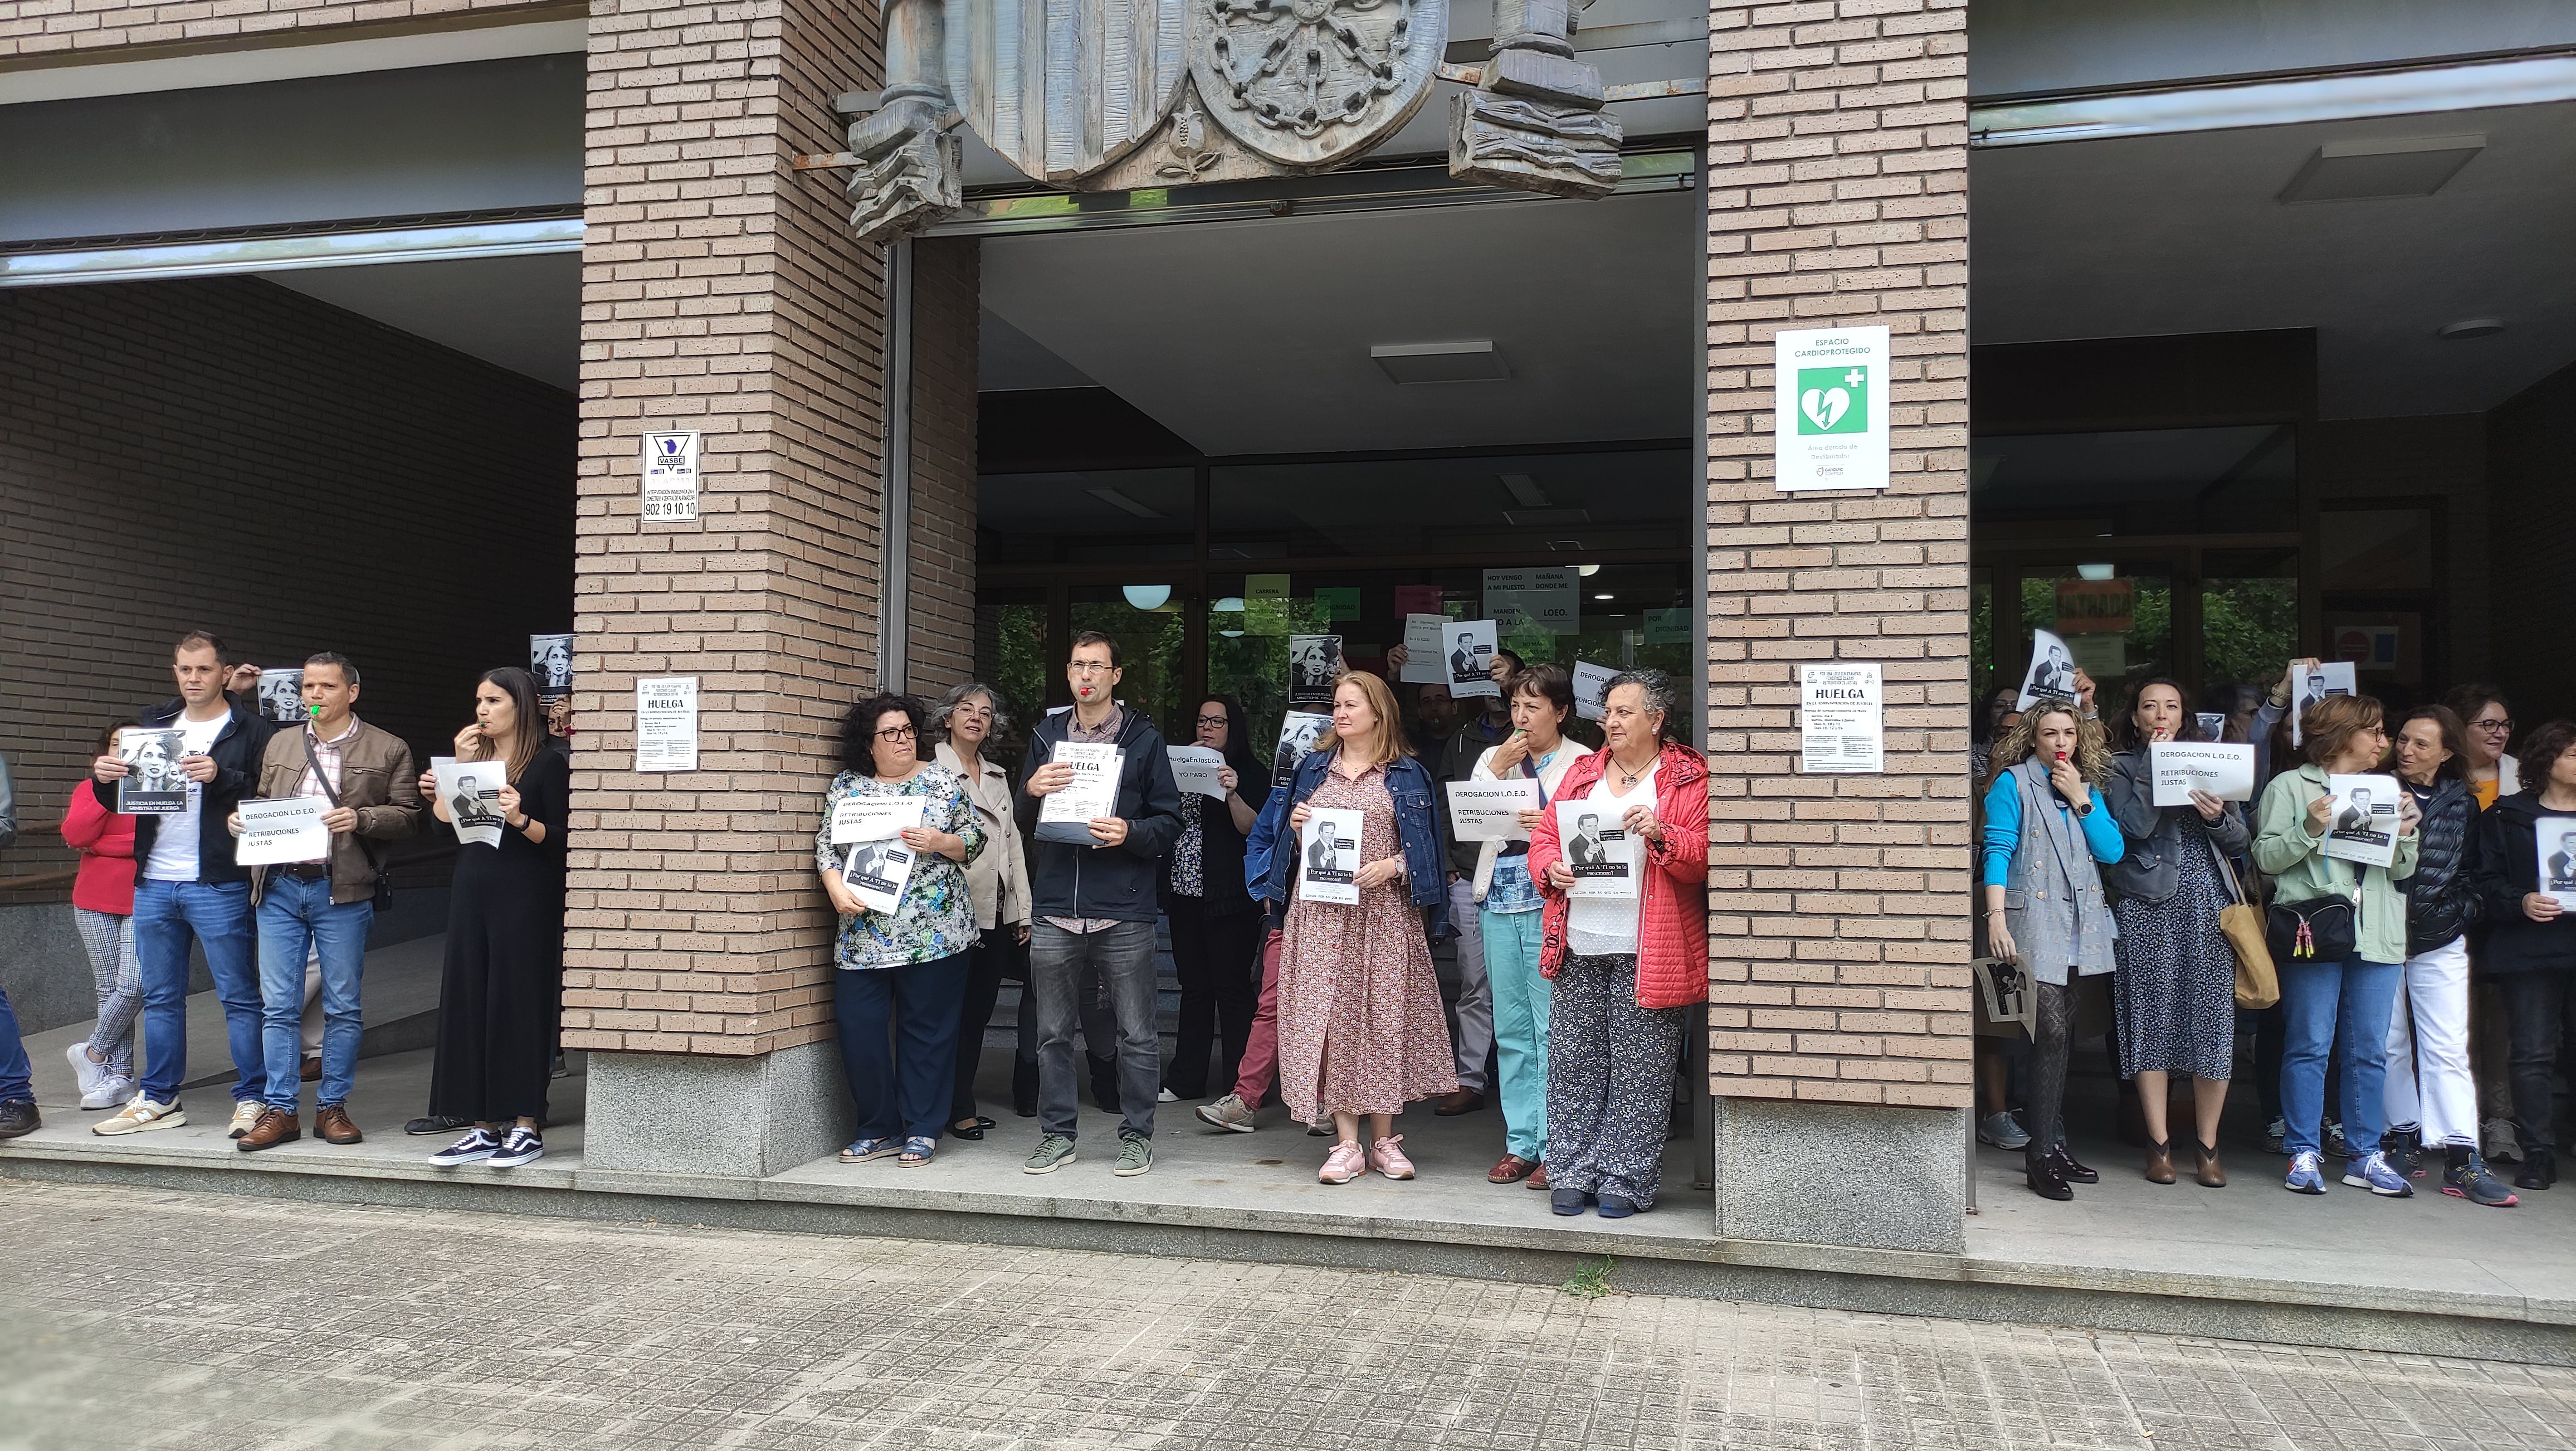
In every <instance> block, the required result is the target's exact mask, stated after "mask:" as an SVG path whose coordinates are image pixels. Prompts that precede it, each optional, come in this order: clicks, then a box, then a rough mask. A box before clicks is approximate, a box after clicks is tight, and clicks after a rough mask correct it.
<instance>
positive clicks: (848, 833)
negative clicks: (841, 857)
mask: <svg viewBox="0 0 2576 1451" xmlns="http://www.w3.org/2000/svg"><path fill="white" fill-rule="evenodd" d="M920 824H921V798H920V797H918V796H844V797H842V798H841V799H840V800H838V801H835V802H833V803H832V845H834V846H848V845H849V844H850V843H851V842H854V841H891V840H893V839H894V838H895V837H898V836H901V835H903V834H904V833H905V832H907V831H910V830H911V829H912V828H914V827H916V826H919V825H920Z"/></svg>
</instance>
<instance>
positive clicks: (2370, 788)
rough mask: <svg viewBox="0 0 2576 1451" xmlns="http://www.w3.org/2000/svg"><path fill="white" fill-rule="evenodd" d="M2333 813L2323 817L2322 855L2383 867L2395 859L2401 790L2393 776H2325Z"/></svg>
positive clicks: (2338, 859)
mask: <svg viewBox="0 0 2576 1451" xmlns="http://www.w3.org/2000/svg"><path fill="white" fill-rule="evenodd" d="M2326 790H2327V792H2328V793H2330V794H2331V795H2332V796H2333V797H2334V815H2332V816H2329V817H2327V818H2326V855H2327V856H2330V857H2333V858H2335V859H2336V860H2337V861H2347V862H2354V863H2357V864H2359V865H2362V866H2372V867H2384V866H2387V865H2388V864H2389V863H2390V862H2392V861H2395V860H2396V859H2397V812H2398V802H2399V801H2400V800H2401V799H2403V798H2402V797H2401V795H2400V793H2401V791H2402V790H2403V788H2402V787H2400V786H2399V785H2398V784H2397V778H2396V777H2394V776H2328V777H2326Z"/></svg>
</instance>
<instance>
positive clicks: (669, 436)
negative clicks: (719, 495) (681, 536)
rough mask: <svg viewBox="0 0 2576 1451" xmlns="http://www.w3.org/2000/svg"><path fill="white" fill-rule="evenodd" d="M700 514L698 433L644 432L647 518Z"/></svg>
mask: <svg viewBox="0 0 2576 1451" xmlns="http://www.w3.org/2000/svg"><path fill="white" fill-rule="evenodd" d="M697 517H698V436H697V435H696V434H694V433H648V434H646V435H644V520H645V522H646V523H667V522H674V521H676V522H683V523H685V522H687V521H689V520H692V519H695V518H697Z"/></svg>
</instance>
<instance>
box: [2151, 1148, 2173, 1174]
mask: <svg viewBox="0 0 2576 1451" xmlns="http://www.w3.org/2000/svg"><path fill="white" fill-rule="evenodd" d="M2173 1181H2174V1171H2173V1145H2171V1144H2149V1145H2147V1182H2148V1183H2150V1184H2170V1183H2172V1182H2173Z"/></svg>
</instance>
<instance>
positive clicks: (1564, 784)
mask: <svg viewBox="0 0 2576 1451" xmlns="http://www.w3.org/2000/svg"><path fill="white" fill-rule="evenodd" d="M1677 703H1678V697H1677V695H1676V693H1675V690H1674V687H1673V682H1672V680H1671V678H1670V677H1668V676H1666V675H1665V674H1664V673H1663V672H1662V671H1660V670H1629V671H1624V672H1622V673H1620V674H1618V675H1615V676H1612V677H1611V679H1610V684H1609V686H1608V688H1607V689H1606V690H1605V691H1604V692H1603V697H1602V709H1601V738H1602V748H1601V750H1600V751H1598V752H1595V753H1591V754H1587V755H1583V756H1579V757H1576V758H1575V759H1574V760H1572V761H1570V762H1569V763H1568V764H1567V766H1566V768H1565V774H1564V775H1563V776H1561V777H1560V778H1558V781H1557V785H1556V790H1555V794H1554V796H1553V798H1552V804H1551V806H1550V807H1549V808H1545V809H1542V810H1541V811H1540V813H1539V817H1538V821H1537V822H1536V824H1535V825H1534V826H1533V827H1532V828H1531V830H1530V848H1529V870H1530V875H1531V876H1532V877H1533V878H1534V879H1536V880H1537V881H1538V883H1539V884H1540V892H1541V896H1542V898H1543V900H1544V901H1545V903H1546V905H1545V907H1544V909H1543V921H1542V925H1541V928H1540V934H1541V940H1540V947H1539V969H1540V971H1541V972H1543V973H1544V974H1545V975H1546V976H1547V979H1548V982H1549V998H1550V1002H1549V1007H1548V1018H1547V1120H1546V1123H1547V1152H1546V1160H1545V1163H1546V1173H1547V1185H1548V1208H1549V1209H1550V1210H1551V1211H1552V1212H1554V1213H1557V1214H1563V1215H1576V1214H1581V1213H1582V1212H1583V1209H1584V1206H1585V1205H1586V1204H1587V1203H1589V1204H1592V1205H1594V1206H1596V1207H1597V1209H1598V1212H1599V1213H1600V1215H1601V1217H1602V1218H1604V1219H1624V1218H1626V1217H1627V1216H1629V1215H1631V1214H1641V1213H1643V1212H1645V1211H1646V1210H1649V1209H1652V1208H1653V1207H1654V1205H1655V1196H1656V1194H1657V1193H1658V1192H1659V1191H1660V1190H1661V1189H1662V1187H1663V1164H1664V1142H1665V1139H1666V1130H1667V1129H1668V1128H1669V1127H1670V1126H1671V1123H1672V1112H1673V1083H1674V1076H1675V1073H1676V1071H1677V1069H1678V1067H1679V1063H1680V1058H1681V1047H1682V1034H1683V1032H1684V1031H1685V1029H1686V1028H1687V1027H1688V1026H1689V1022H1690V1018H1691V1010H1692V1006H1693V1005H1694V1004H1697V1003H1703V1002H1706V1001H1707V1000H1708V906H1707V898H1706V894H1705V888H1706V884H1707V881H1708V765H1707V763H1706V762H1705V761H1704V760H1702V759H1701V757H1700V754H1699V753H1698V752H1697V751H1694V750H1692V749H1691V748H1690V747H1688V746H1686V745H1683V744H1682V743H1681V742H1680V741H1679V740H1678V739H1676V738H1675V733H1674V727H1675V726H1676V725H1677V724H1678V721H1677V719H1676V712H1675V709H1674V707H1675V706H1676V704H1677ZM1564 801H1582V802H1586V803H1589V804H1592V805H1597V806H1598V807H1599V815H1600V816H1601V818H1602V819H1603V821H1604V822H1605V823H1607V822H1616V823H1617V824H1618V829H1619V831H1620V832H1621V833H1623V834H1624V835H1625V837H1626V838H1627V843H1628V846H1629V848H1630V849H1631V855H1630V856H1629V864H1630V870H1631V871H1633V872H1634V873H1635V874H1636V877H1637V886H1638V894H1637V895H1636V896H1634V897H1628V898H1617V899H1612V898H1600V897H1582V898H1574V897H1570V896H1569V895H1568V891H1569V889H1570V888H1572V887H1573V885H1574V882H1575V877H1574V872H1573V870H1572V869H1571V868H1570V867H1569V866H1567V864H1566V862H1565V859H1564V851H1565V848H1564V845H1563V843H1562V842H1561V841H1560V839H1559V834H1558V831H1557V824H1556V812H1555V810H1554V809H1553V802H1564Z"/></svg>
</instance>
